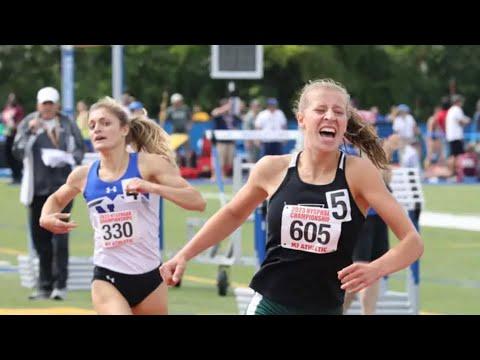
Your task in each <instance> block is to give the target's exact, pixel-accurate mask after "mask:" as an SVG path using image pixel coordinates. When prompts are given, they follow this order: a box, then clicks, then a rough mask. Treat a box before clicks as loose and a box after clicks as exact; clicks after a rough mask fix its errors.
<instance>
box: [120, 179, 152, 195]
mask: <svg viewBox="0 0 480 360" xmlns="http://www.w3.org/2000/svg"><path fill="white" fill-rule="evenodd" d="M152 185H153V184H152V183H151V182H149V181H146V180H143V179H133V180H131V181H129V182H128V184H127V188H126V192H127V194H130V193H131V194H138V193H151V192H152Z"/></svg>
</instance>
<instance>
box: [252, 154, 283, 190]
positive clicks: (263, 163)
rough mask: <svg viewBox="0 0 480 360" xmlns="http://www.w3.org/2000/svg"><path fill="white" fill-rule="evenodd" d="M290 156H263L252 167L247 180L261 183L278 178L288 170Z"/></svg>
mask: <svg viewBox="0 0 480 360" xmlns="http://www.w3.org/2000/svg"><path fill="white" fill-rule="evenodd" d="M291 156H292V155H290V154H287V155H265V156H264V157H262V158H261V159H260V160H258V161H257V163H256V164H255V166H254V167H253V169H252V173H251V175H250V177H249V180H251V181H259V182H261V183H263V182H264V181H267V182H268V181H269V180H271V179H273V178H275V177H276V176H279V174H280V173H282V172H285V171H286V169H287V168H288V165H289V164H290V159H291Z"/></svg>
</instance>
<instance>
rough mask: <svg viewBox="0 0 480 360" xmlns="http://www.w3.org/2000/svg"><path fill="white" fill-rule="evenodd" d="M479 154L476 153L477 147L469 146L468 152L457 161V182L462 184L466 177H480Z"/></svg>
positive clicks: (471, 144)
mask: <svg viewBox="0 0 480 360" xmlns="http://www.w3.org/2000/svg"><path fill="white" fill-rule="evenodd" d="M479 165H480V163H479V160H478V154H477V153H476V152H475V145H474V144H473V143H470V144H468V145H467V148H466V152H465V153H464V154H461V155H459V156H458V161H457V168H456V173H457V181H458V182H462V181H463V180H464V178H465V177H466V176H468V177H477V178H479V177H480V169H479Z"/></svg>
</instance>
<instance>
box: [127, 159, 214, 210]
mask: <svg viewBox="0 0 480 360" xmlns="http://www.w3.org/2000/svg"><path fill="white" fill-rule="evenodd" d="M138 167H139V170H140V173H141V174H142V177H143V178H144V179H145V180H142V179H134V180H132V181H130V182H129V183H128V185H127V191H129V192H148V193H154V194H158V195H160V196H162V197H163V198H165V199H167V200H170V201H172V202H173V203H175V204H177V205H178V206H180V207H182V208H184V209H187V210H197V211H203V210H205V206H206V202H205V200H204V199H203V197H202V195H201V194H200V193H199V192H198V191H197V190H196V189H195V188H194V187H193V186H191V185H190V184H189V183H188V182H187V181H186V180H185V179H184V178H183V177H181V176H180V171H179V170H178V168H177V167H176V166H174V165H172V164H171V163H170V162H169V161H168V160H166V159H165V158H164V157H163V156H161V155H157V154H148V153H144V152H140V153H139V160H138Z"/></svg>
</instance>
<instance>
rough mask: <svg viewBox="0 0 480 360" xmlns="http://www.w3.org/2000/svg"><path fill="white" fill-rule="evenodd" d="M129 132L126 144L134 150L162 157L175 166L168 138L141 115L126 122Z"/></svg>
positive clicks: (155, 125)
mask: <svg viewBox="0 0 480 360" xmlns="http://www.w3.org/2000/svg"><path fill="white" fill-rule="evenodd" d="M128 125H129V127H130V132H129V134H128V137H127V144H130V145H132V146H133V148H134V150H135V151H137V152H139V151H145V152H147V153H151V154H158V155H162V156H163V157H164V158H165V159H166V160H168V161H169V162H170V163H171V164H172V165H175V166H177V164H176V161H175V154H174V152H173V151H172V149H171V148H170V136H169V135H168V134H167V132H166V131H165V130H163V129H162V128H161V127H160V126H159V125H157V124H156V123H155V122H153V121H152V120H150V119H148V118H146V117H145V116H143V115H139V116H135V117H133V118H131V119H129V121H128Z"/></svg>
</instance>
